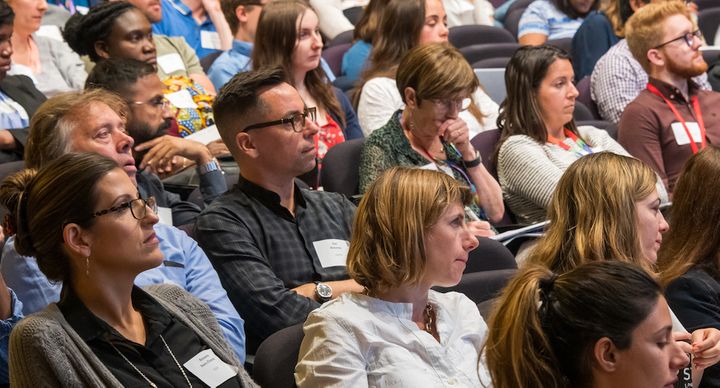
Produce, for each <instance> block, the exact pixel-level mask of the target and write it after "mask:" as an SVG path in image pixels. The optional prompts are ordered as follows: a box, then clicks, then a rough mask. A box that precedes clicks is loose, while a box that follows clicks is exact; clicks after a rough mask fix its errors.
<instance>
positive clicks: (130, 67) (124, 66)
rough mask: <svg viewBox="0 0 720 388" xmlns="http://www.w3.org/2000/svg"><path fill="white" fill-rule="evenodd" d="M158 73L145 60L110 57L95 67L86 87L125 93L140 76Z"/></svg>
mask: <svg viewBox="0 0 720 388" xmlns="http://www.w3.org/2000/svg"><path fill="white" fill-rule="evenodd" d="M154 74H157V71H156V70H155V68H154V67H153V66H152V65H151V64H149V63H147V62H143V61H138V60H137V59H131V58H109V59H105V60H102V61H100V62H99V63H98V64H97V65H95V67H93V69H92V71H91V72H90V74H88V77H87V80H85V89H96V88H97V89H105V90H109V91H111V92H115V93H117V94H119V95H125V94H127V93H128V92H129V90H128V89H129V88H131V87H132V86H133V85H134V84H135V83H136V82H137V81H138V80H139V79H140V78H143V77H146V76H148V75H154Z"/></svg>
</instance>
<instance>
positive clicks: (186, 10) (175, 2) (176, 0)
mask: <svg viewBox="0 0 720 388" xmlns="http://www.w3.org/2000/svg"><path fill="white" fill-rule="evenodd" d="M170 4H172V6H173V8H175V9H176V10H177V11H178V12H180V13H181V14H183V15H185V16H187V15H190V14H191V13H192V10H191V9H190V7H188V6H187V5H185V4H184V3H183V2H182V0H170Z"/></svg>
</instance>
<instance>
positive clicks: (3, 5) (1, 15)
mask: <svg viewBox="0 0 720 388" xmlns="http://www.w3.org/2000/svg"><path fill="white" fill-rule="evenodd" d="M13 21H15V12H13V9H12V8H11V7H10V4H8V3H7V1H5V0H0V26H7V25H8V24H13Z"/></svg>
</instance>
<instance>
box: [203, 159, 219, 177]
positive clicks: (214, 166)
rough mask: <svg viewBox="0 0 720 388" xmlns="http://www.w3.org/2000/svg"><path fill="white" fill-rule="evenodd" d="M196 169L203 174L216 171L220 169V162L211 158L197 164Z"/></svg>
mask: <svg viewBox="0 0 720 388" xmlns="http://www.w3.org/2000/svg"><path fill="white" fill-rule="evenodd" d="M198 169H199V171H200V175H205V174H207V173H209V172H211V171H218V170H220V163H218V161H217V159H215V158H212V160H211V161H209V162H207V163H205V164H201V165H200V166H198Z"/></svg>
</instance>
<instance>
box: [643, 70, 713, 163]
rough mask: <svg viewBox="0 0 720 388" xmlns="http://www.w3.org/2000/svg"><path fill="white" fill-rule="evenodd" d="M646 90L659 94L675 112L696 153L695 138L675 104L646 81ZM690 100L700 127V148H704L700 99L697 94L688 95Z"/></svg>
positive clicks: (703, 128) (703, 125)
mask: <svg viewBox="0 0 720 388" xmlns="http://www.w3.org/2000/svg"><path fill="white" fill-rule="evenodd" d="M647 90H649V91H650V93H652V94H654V95H656V96H659V97H660V98H662V99H663V101H665V103H666V104H667V106H669V107H670V110H672V112H673V113H674V114H675V118H677V120H678V121H679V122H680V123H681V124H682V126H683V129H685V134H687V137H688V140H689V141H690V148H691V149H692V153H693V154H697V153H698V147H697V144H695V139H693V137H692V134H691V133H690V129H689V128H688V126H687V123H686V122H685V119H683V118H682V116H680V112H678V111H677V109H676V108H675V105H673V103H671V102H670V100H668V99H667V98H666V97H665V96H663V94H662V93H660V91H659V90H658V88H656V87H655V86H654V85H652V84H650V83H648V84H647ZM690 101H691V102H692V105H693V110H694V111H695V117H696V118H697V121H698V126H699V127H700V149H703V148H705V122H704V121H703V117H702V112H701V111H700V101H698V97H697V96H692V97H690Z"/></svg>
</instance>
